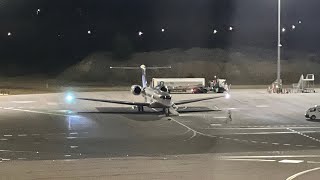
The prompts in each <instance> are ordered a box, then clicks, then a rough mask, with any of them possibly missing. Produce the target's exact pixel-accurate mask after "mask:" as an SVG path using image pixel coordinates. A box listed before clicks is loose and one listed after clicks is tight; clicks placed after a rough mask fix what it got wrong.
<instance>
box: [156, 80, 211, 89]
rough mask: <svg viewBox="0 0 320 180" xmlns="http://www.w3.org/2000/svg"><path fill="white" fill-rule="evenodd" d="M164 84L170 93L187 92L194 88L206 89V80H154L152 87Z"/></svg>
mask: <svg viewBox="0 0 320 180" xmlns="http://www.w3.org/2000/svg"><path fill="white" fill-rule="evenodd" d="M160 83H163V84H164V86H166V87H167V88H168V91H169V92H173V91H176V92H186V91H188V90H190V89H191V88H193V87H204V86H205V79H204V78H152V87H157V86H159V85H160Z"/></svg>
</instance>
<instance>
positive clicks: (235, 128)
mask: <svg viewBox="0 0 320 180" xmlns="http://www.w3.org/2000/svg"><path fill="white" fill-rule="evenodd" d="M287 128H290V129H320V127H221V128H219V127H212V128H206V129H215V130H216V129H223V130H228V129H230V130H268V129H270V130H273V129H287Z"/></svg>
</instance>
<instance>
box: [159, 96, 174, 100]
mask: <svg viewBox="0 0 320 180" xmlns="http://www.w3.org/2000/svg"><path fill="white" fill-rule="evenodd" d="M160 98H161V99H171V96H160Z"/></svg>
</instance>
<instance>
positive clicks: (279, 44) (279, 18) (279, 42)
mask: <svg viewBox="0 0 320 180" xmlns="http://www.w3.org/2000/svg"><path fill="white" fill-rule="evenodd" d="M277 46H278V61H277V84H278V86H279V88H281V87H280V86H281V85H282V83H281V84H280V59H281V46H282V45H281V0H278V45H277Z"/></svg>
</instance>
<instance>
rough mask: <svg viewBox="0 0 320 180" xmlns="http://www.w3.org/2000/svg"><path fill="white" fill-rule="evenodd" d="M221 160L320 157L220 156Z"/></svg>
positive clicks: (314, 156)
mask: <svg viewBox="0 0 320 180" xmlns="http://www.w3.org/2000/svg"><path fill="white" fill-rule="evenodd" d="M218 158H221V159H272V158H320V155H269V156H264V155H261V156H250V155H249V156H220V157H218Z"/></svg>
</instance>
